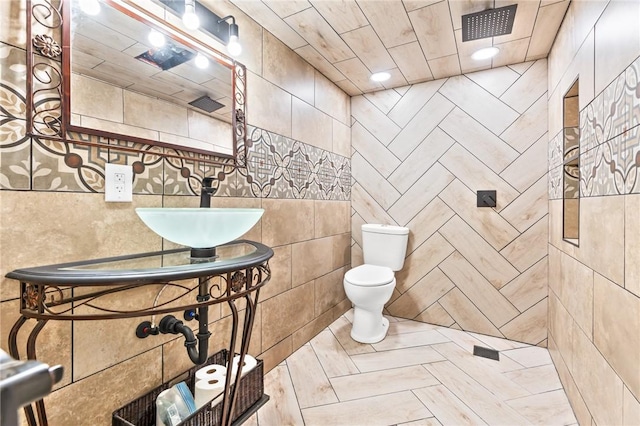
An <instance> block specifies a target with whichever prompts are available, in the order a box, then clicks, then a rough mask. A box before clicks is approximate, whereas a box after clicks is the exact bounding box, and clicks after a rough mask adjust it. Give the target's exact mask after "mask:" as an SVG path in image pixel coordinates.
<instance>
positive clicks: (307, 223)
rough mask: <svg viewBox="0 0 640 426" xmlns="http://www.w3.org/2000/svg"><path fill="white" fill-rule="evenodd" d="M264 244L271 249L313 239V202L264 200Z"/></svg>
mask: <svg viewBox="0 0 640 426" xmlns="http://www.w3.org/2000/svg"><path fill="white" fill-rule="evenodd" d="M262 207H263V208H264V210H265V212H264V215H263V216H262V219H261V220H262V242H263V243H264V244H266V245H267V246H269V247H275V246H279V245H283V244H291V243H295V242H298V241H305V240H309V239H312V238H313V235H314V224H313V220H314V212H313V201H312V200H275V199H274V200H271V199H264V200H262Z"/></svg>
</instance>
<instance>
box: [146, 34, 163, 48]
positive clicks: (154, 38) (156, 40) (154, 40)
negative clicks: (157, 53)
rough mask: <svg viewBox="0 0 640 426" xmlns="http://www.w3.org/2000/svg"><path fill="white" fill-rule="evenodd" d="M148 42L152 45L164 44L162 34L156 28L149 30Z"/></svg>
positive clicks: (160, 45) (159, 45)
mask: <svg viewBox="0 0 640 426" xmlns="http://www.w3.org/2000/svg"><path fill="white" fill-rule="evenodd" d="M149 43H151V45H152V46H153V47H162V46H164V35H163V34H162V33H160V32H158V31H156V30H151V31H150V32H149Z"/></svg>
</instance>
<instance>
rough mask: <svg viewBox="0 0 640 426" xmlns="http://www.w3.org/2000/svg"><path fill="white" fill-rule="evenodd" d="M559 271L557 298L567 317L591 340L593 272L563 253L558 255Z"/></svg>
mask: <svg viewBox="0 0 640 426" xmlns="http://www.w3.org/2000/svg"><path fill="white" fill-rule="evenodd" d="M560 270H561V272H560V274H561V275H560V285H559V290H560V291H559V293H558V296H559V297H560V300H561V301H562V304H563V305H564V306H565V308H566V309H567V311H568V312H569V315H571V317H572V318H573V320H574V321H575V322H576V323H577V324H578V325H579V326H580V327H581V328H582V331H583V332H584V333H585V334H586V335H587V336H589V338H590V339H592V337H593V279H594V278H593V277H594V273H593V270H591V269H590V268H589V267H587V266H585V265H583V264H582V263H580V262H578V261H577V260H575V259H574V258H573V257H571V256H567V255H566V254H564V253H561V254H560Z"/></svg>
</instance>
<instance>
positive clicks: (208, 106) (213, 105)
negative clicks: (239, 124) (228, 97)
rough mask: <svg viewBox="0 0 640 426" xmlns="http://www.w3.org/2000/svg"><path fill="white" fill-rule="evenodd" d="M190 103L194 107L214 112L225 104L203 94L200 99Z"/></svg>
mask: <svg viewBox="0 0 640 426" xmlns="http://www.w3.org/2000/svg"><path fill="white" fill-rule="evenodd" d="M189 105H193V106H194V107H196V108H200V109H201V110H203V111H207V112H213V111H215V110H218V109H220V108H222V107H223V106H224V105H222V104H221V103H220V102H218V101H214V100H213V99H211V98H210V97H209V96H207V95H204V96H201V97H199V98H198V99H196V100H194V101H191V102H189Z"/></svg>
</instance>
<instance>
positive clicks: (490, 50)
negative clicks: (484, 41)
mask: <svg viewBox="0 0 640 426" xmlns="http://www.w3.org/2000/svg"><path fill="white" fill-rule="evenodd" d="M498 52H500V49H498V48H497V47H485V48H484V49H480V50H476V51H475V52H474V53H473V54H472V55H471V58H472V59H475V60H476V61H481V60H483V59H489V58H493V57H494V56H496V55H497V54H498Z"/></svg>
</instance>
